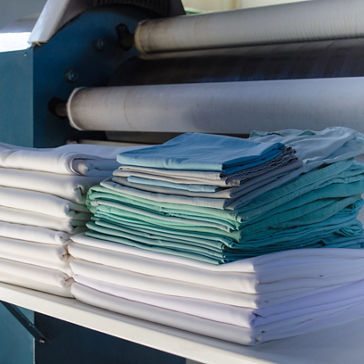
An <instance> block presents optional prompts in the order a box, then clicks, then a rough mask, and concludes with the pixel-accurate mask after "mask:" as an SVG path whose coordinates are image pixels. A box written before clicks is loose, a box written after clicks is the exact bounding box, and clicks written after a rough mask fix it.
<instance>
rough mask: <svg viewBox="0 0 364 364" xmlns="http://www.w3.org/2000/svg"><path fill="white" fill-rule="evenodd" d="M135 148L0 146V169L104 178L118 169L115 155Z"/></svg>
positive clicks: (71, 145) (84, 145)
mask: <svg viewBox="0 0 364 364" xmlns="http://www.w3.org/2000/svg"><path fill="white" fill-rule="evenodd" d="M138 148H140V146H130V147H110V146H103V145H93V144H92V145H91V144H67V145H63V146H61V147H58V148H39V149H37V148H26V147H19V146H15V145H10V144H4V143H0V167H2V168H15V169H27V170H33V171H44V172H52V173H60V174H68V175H73V174H76V175H82V176H105V177H106V176H109V175H110V174H111V171H112V170H114V169H116V168H117V167H118V163H117V162H116V156H117V155H118V154H119V153H121V152H124V151H126V150H132V149H138Z"/></svg>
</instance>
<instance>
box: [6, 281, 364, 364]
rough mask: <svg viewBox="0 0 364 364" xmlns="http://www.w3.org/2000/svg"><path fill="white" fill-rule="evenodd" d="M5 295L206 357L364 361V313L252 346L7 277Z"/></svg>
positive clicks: (305, 363) (286, 362)
mask: <svg viewBox="0 0 364 364" xmlns="http://www.w3.org/2000/svg"><path fill="white" fill-rule="evenodd" d="M0 300H1V301H4V302H8V303H11V304H14V305H17V306H21V307H24V308H27V309H29V310H32V311H36V312H39V313H42V314H45V315H48V316H52V317H55V318H58V319H60V320H65V321H68V322H71V323H74V324H76V325H80V326H83V327H86V328H89V329H93V330H96V331H100V332H103V333H106V334H109V335H112V336H116V337H119V338H121V339H125V340H129V341H132V342H135V343H138V344H142V345H146V346H149V347H152V348H155V349H158V350H162V351H165V352H169V353H172V354H175V355H179V356H181V357H185V358H188V359H192V360H196V361H199V362H203V363H216V364H220V363H229V364H235V363H240V364H241V363H279V364H291V363H295V364H314V363H320V364H324V363H330V364H334V363H338V364H339V363H340V364H342V363H343V362H346V363H350V364H359V363H360V364H361V363H362V362H363V356H364V346H363V342H364V319H362V320H357V321H356V322H354V323H351V324H349V325H344V326H337V327H334V328H331V329H327V330H322V331H319V332H316V333H314V334H308V335H301V336H297V337H294V338H290V339H286V340H279V341H275V342H271V343H266V344H263V345H260V346H257V347H254V348H250V347H245V346H239V345H235V344H229V343H226V342H224V341H220V340H215V339H212V338H208V337H203V336H199V335H195V334H191V333H188V332H185V331H181V330H177V329H173V328H170V327H166V326H163V325H158V324H154V323H151V322H147V321H143V320H138V319H135V318H131V317H128V316H123V315H119V314H116V313H113V312H109V311H106V310H103V309H98V308H95V307H92V306H89V305H86V304H83V303H81V302H78V301H76V300H74V299H67V298H62V297H58V296H53V295H49V294H46V293H41V292H37V291H33V290H29V289H25V288H20V287H16V286H11V285H7V284H2V283H0Z"/></svg>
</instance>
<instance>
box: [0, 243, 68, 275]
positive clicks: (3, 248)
mask: <svg viewBox="0 0 364 364" xmlns="http://www.w3.org/2000/svg"><path fill="white" fill-rule="evenodd" d="M0 258H3V259H9V260H14V261H18V262H21V263H27V264H33V265H38V266H42V267H46V268H50V269H57V270H60V271H64V272H66V273H69V272H70V268H69V264H68V260H69V256H68V254H67V249H66V247H65V246H61V245H59V246H57V245H50V244H44V243H41V244H40V243H34V242H27V241H24V240H15V239H9V238H3V237H0Z"/></svg>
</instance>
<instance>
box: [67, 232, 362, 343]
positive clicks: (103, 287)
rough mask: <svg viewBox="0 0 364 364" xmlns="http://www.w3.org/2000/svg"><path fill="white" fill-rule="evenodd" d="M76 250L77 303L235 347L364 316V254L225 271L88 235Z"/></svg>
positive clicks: (299, 257) (318, 254)
mask: <svg viewBox="0 0 364 364" xmlns="http://www.w3.org/2000/svg"><path fill="white" fill-rule="evenodd" d="M359 240H360V239H359ZM358 244H360V242H359V241H358ZM68 249H69V252H70V254H71V256H72V257H73V259H72V260H71V262H70V265H71V269H72V272H73V278H74V280H75V282H74V283H73V284H72V287H71V292H72V294H73V295H74V297H75V298H76V299H78V300H80V301H83V302H85V303H88V304H91V305H94V306H98V307H101V308H104V309H108V310H112V311H115V312H118V313H121V314H125V315H130V316H134V317H138V318H141V319H145V320H148V321H153V322H156V323H159V324H163V325H167V326H172V327H175V328H178V329H182V330H186V331H189V332H193V333H197V334H202V335H206V336H210V337H214V338H217V339H222V340H227V341H230V342H234V343H239V344H244V345H254V344H257V343H260V342H265V341H269V340H273V339H280V338H285V337H290V336H294V335H299V334H303V333H307V332H311V331H315V330H319V329H320V328H327V327H330V326H336V325H338V324H341V323H346V322H349V321H351V320H354V319H356V318H358V317H363V316H364V250H362V249H335V248H327V249H300V250H291V251H283V252H278V253H272V254H266V255H262V256H259V257H255V258H250V259H244V260H239V261H236V262H232V263H227V264H223V265H211V264H207V263H203V262H198V261H195V260H191V259H187V258H182V257H177V256H172V255H167V254H162V253H157V252H152V251H146V250H141V249H138V248H133V247H128V246H124V245H121V244H117V243H112V242H107V241H102V240H97V239H94V238H91V237H87V236H85V235H84V234H78V235H75V236H73V237H72V242H71V243H70V245H69V247H68ZM323 293H324V294H323Z"/></svg>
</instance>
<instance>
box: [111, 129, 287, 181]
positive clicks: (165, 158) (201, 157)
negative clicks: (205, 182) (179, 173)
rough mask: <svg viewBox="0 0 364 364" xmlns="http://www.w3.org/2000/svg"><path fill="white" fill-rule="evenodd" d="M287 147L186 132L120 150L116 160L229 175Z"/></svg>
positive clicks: (276, 154)
mask: <svg viewBox="0 0 364 364" xmlns="http://www.w3.org/2000/svg"><path fill="white" fill-rule="evenodd" d="M284 149H285V147H284V145H283V144H281V143H260V142H255V141H251V140H247V139H241V138H233V137H226V136H219V135H209V134H198V133H186V134H182V135H180V136H178V137H176V138H173V139H171V140H169V141H168V142H166V143H164V144H161V145H155V146H152V147H149V148H143V149H138V150H134V151H129V152H125V153H121V154H119V155H118V157H117V160H118V162H119V163H121V164H124V165H130V166H142V167H151V168H164V169H177V170H198V171H222V172H224V173H226V174H230V173H235V172H237V171H240V170H243V169H247V168H252V167H255V166H257V165H260V164H263V163H265V162H267V161H270V160H272V159H274V158H276V157H277V156H279V155H280V154H282V152H283V151H284Z"/></svg>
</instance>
